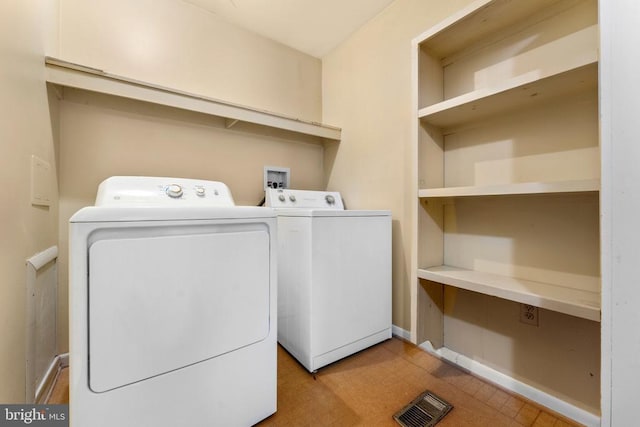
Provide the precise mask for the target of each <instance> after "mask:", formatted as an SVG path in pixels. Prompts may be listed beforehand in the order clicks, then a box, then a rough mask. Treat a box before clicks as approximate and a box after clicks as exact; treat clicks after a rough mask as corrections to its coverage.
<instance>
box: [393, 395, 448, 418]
mask: <svg viewBox="0 0 640 427" xmlns="http://www.w3.org/2000/svg"><path fill="white" fill-rule="evenodd" d="M451 409H453V406H452V405H451V404H450V403H448V402H447V401H445V400H443V399H441V398H440V397H438V396H436V395H435V394H433V393H432V392H430V391H428V390H427V391H425V392H424V393H422V394H421V395H420V396H418V397H417V398H415V399H414V400H413V401H412V402H411V403H409V404H408V405H407V406H405V407H404V408H403V409H402V410H401V411H400V412H398V413H396V414H395V415H394V416H393V419H394V420H396V421H397V422H398V424H400V425H401V426H403V427H430V426H434V425H436V423H438V421H440V420H441V419H442V418H444V416H445V415H447V414H448V413H449V411H450V410H451Z"/></svg>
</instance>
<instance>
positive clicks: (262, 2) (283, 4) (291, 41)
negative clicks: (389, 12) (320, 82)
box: [184, 0, 394, 58]
mask: <svg viewBox="0 0 640 427" xmlns="http://www.w3.org/2000/svg"><path fill="white" fill-rule="evenodd" d="M184 1H186V2H188V3H191V4H194V5H196V6H199V7H202V8H203V9H206V10H208V11H210V12H212V13H214V14H216V15H218V16H219V17H220V18H222V19H224V20H225V21H228V22H231V23H233V24H236V25H238V26H240V27H243V28H246V29H248V30H250V31H253V32H255V33H258V34H260V35H262V36H264V37H267V38H270V39H273V40H276V41H278V42H280V43H282V44H285V45H287V46H290V47H292V48H294V49H297V50H300V51H302V52H305V53H307V54H309V55H312V56H315V57H318V58H321V57H323V56H324V55H326V54H327V53H329V52H330V51H331V50H332V49H333V48H335V47H336V46H338V45H339V44H340V43H341V42H342V41H344V40H345V39H346V38H348V37H349V36H350V35H351V34H353V33H354V32H355V31H356V30H357V29H358V28H360V27H361V26H362V25H363V24H365V23H366V22H367V21H369V20H370V19H371V18H373V17H374V16H376V15H377V14H378V13H379V12H380V11H382V10H383V9H384V8H385V7H387V6H388V5H389V4H390V3H392V2H393V1H394V0H184Z"/></svg>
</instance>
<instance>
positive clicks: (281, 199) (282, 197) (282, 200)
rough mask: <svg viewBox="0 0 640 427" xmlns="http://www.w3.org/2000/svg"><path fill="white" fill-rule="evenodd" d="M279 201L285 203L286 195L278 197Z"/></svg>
mask: <svg viewBox="0 0 640 427" xmlns="http://www.w3.org/2000/svg"><path fill="white" fill-rule="evenodd" d="M278 200H280V201H281V202H284V201H285V200H286V199H285V198H284V194H281V195H279V196H278Z"/></svg>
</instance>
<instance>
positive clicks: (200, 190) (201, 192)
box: [196, 187, 204, 197]
mask: <svg viewBox="0 0 640 427" xmlns="http://www.w3.org/2000/svg"><path fill="white" fill-rule="evenodd" d="M196 195H197V196H199V197H204V187H197V188H196Z"/></svg>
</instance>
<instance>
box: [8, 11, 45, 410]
mask: <svg viewBox="0 0 640 427" xmlns="http://www.w3.org/2000/svg"><path fill="white" fill-rule="evenodd" d="M0 16H2V25H0V55H1V57H2V66H1V67H0V92H2V96H0V111H1V112H2V114H1V115H0V153H1V155H0V181H1V182H2V183H3V196H2V202H0V274H1V275H2V281H1V282H0V343H1V344H0V402H2V403H21V402H24V401H25V369H24V367H25V337H26V334H25V330H26V324H25V320H26V313H25V304H26V299H25V279H26V276H25V274H26V273H25V272H26V270H25V268H26V267H25V260H26V259H27V258H29V257H30V256H31V255H33V254H35V253H37V252H40V251H42V250H44V249H47V248H48V247H50V246H52V245H55V244H56V243H57V237H58V234H57V213H58V209H57V185H56V170H55V167H56V157H55V144H54V140H53V136H52V132H51V123H50V118H49V110H48V106H47V89H46V85H45V83H44V67H43V62H44V60H43V57H44V52H45V48H46V47H48V46H55V45H56V43H55V40H56V39H57V34H56V27H57V26H56V24H55V23H56V20H57V2H56V1H51V0H42V1H36V0H28V1H11V2H0ZM32 155H36V156H38V157H40V158H42V159H43V160H45V161H47V162H48V163H49V164H50V165H51V166H52V169H51V172H50V175H49V183H50V186H51V187H50V189H51V195H52V196H53V204H52V205H51V206H50V207H48V208H47V207H36V206H32V205H31V202H30V185H31V184H30V171H31V156H32Z"/></svg>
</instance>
